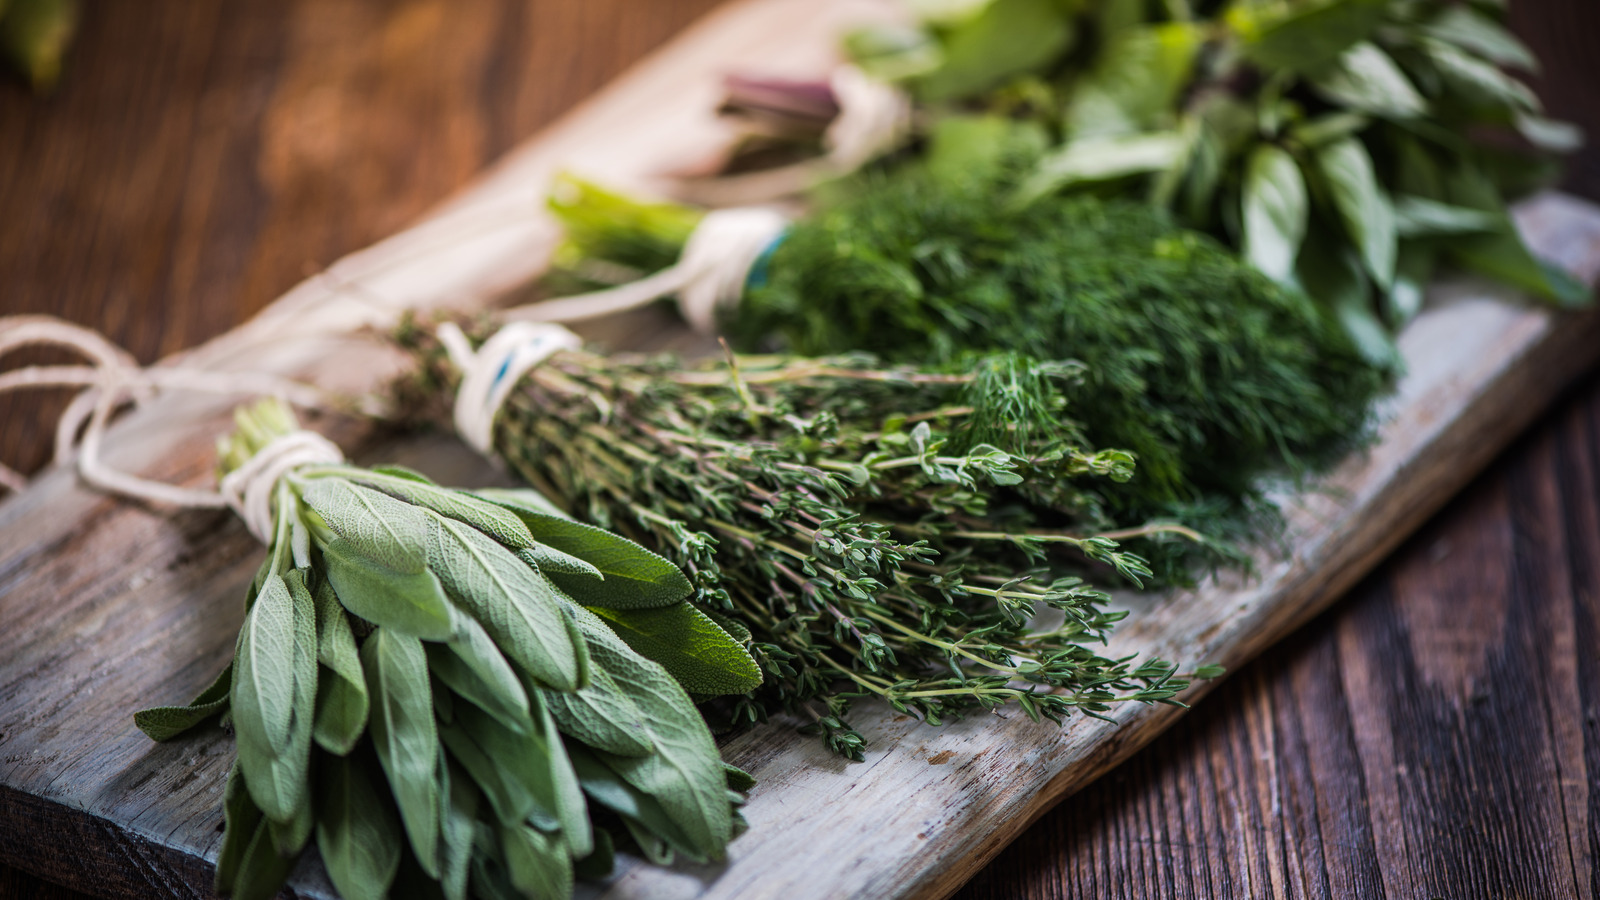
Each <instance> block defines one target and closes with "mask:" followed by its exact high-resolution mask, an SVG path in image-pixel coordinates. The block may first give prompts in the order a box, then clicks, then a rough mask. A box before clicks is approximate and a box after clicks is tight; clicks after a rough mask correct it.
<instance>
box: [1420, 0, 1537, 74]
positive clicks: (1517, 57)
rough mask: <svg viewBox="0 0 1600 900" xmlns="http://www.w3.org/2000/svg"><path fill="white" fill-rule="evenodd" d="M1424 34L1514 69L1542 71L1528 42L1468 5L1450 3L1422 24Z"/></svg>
mask: <svg viewBox="0 0 1600 900" xmlns="http://www.w3.org/2000/svg"><path fill="white" fill-rule="evenodd" d="M1420 30H1421V31H1422V33H1423V34H1426V35H1429V36H1431V37H1435V38H1438V39H1439V40H1441V41H1443V42H1445V43H1447V44H1454V45H1455V46H1457V47H1461V48H1464V49H1466V50H1470V51H1472V52H1473V53H1476V54H1477V55H1479V56H1481V57H1483V58H1484V59H1487V60H1489V61H1490V62H1493V63H1498V64H1499V65H1502V66H1510V67H1512V68H1514V69H1524V70H1526V71H1529V72H1537V71H1539V61H1538V60H1537V59H1535V58H1534V56H1533V52H1532V51H1530V50H1529V49H1528V47H1527V45H1526V44H1524V43H1522V41H1520V40H1518V39H1517V38H1516V37H1515V36H1514V35H1512V33H1511V32H1509V31H1507V30H1506V29H1505V28H1504V27H1502V26H1501V25H1500V24H1499V23H1497V22H1494V21H1493V20H1491V19H1489V18H1488V17H1486V16H1484V15H1483V14H1481V13H1478V12H1474V11H1473V10H1472V9H1470V8H1468V7H1466V6H1460V5H1453V6H1447V7H1445V8H1444V9H1443V10H1441V11H1440V12H1439V14H1438V15H1437V16H1434V17H1433V20H1432V21H1431V22H1427V23H1425V24H1423V25H1422V26H1421V29H1420Z"/></svg>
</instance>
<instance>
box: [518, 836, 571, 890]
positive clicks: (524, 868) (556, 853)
mask: <svg viewBox="0 0 1600 900" xmlns="http://www.w3.org/2000/svg"><path fill="white" fill-rule="evenodd" d="M500 835H501V847H502V849H503V850H504V852H505V856H506V872H507V874H508V875H509V876H510V878H511V885H512V887H514V888H516V889H517V890H518V891H521V892H522V893H523V895H524V896H528V897H557V898H559V897H571V896H572V859H571V857H569V856H568V855H567V848H566V845H564V844H563V843H562V842H561V839H560V838H558V837H552V836H550V835H546V834H543V833H542V832H540V831H538V830H537V829H535V828H533V827H532V826H529V825H513V826H510V827H506V828H502V829H501V830H500Z"/></svg>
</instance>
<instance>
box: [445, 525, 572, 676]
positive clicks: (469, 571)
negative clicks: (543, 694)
mask: <svg viewBox="0 0 1600 900" xmlns="http://www.w3.org/2000/svg"><path fill="white" fill-rule="evenodd" d="M428 560H429V563H430V564H431V565H432V567H433V569H434V571H436V572H438V573H439V579H440V580H441V581H443V582H444V586H445V588H446V589H448V590H449V592H450V595H451V596H452V597H454V598H456V600H458V601H459V602H460V603H461V605H462V606H463V607H465V609H466V610H467V612H469V613H471V614H472V616H473V618H475V619H477V620H478V623H479V624H480V625H482V626H483V628H484V630H485V631H487V632H488V633H489V636H490V637H491V638H493V639H494V642H495V644H496V645H497V646H499V648H500V650H501V651H502V652H503V653H505V655H506V656H507V657H508V658H509V659H510V660H511V662H513V663H514V664H516V665H518V666H520V667H521V668H522V669H523V670H524V671H526V672H527V673H528V674H529V675H531V676H533V677H534V678H536V679H538V680H539V682H540V683H542V684H546V685H549V686H550V687H553V688H555V689H556V690H562V691H570V690H573V689H575V688H577V687H578V686H579V685H581V684H583V683H584V681H585V680H586V678H587V669H588V655H587V653H586V652H585V650H584V647H583V640H582V635H581V634H580V632H579V631H578V628H577V625H576V623H575V622H574V621H573V619H572V612H571V610H572V605H571V604H570V603H569V602H567V600H566V598H565V597H563V596H561V595H560V594H559V593H558V592H557V591H556V589H555V588H554V587H553V586H552V585H551V584H550V582H549V581H547V580H546V579H545V577H544V576H543V575H541V574H540V573H539V572H536V571H534V570H533V569H530V568H528V566H527V564H526V563H524V562H522V561H521V560H519V559H517V558H516V557H515V556H513V555H512V553H511V551H509V550H507V549H506V548H504V547H502V546H500V545H499V544H497V543H495V542H494V541H493V540H491V539H489V538H488V537H485V536H484V535H483V534H482V533H480V532H479V531H477V530H476V529H474V528H472V527H470V526H467V525H464V524H462V523H460V522H457V521H455V520H454V519H448V518H445V517H443V516H439V515H433V516H432V518H431V520H430V523H429V528H428Z"/></svg>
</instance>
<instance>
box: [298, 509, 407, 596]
mask: <svg viewBox="0 0 1600 900" xmlns="http://www.w3.org/2000/svg"><path fill="white" fill-rule="evenodd" d="M301 499H303V500H304V501H305V503H306V505H307V506H309V507H311V509H312V510H313V511H315V512H316V514H317V515H318V516H319V517H321V519H322V521H323V523H324V524H326V525H327V526H328V528H330V529H331V530H332V531H333V532H334V533H335V534H337V535H339V537H341V538H344V540H345V541H346V542H348V543H347V544H344V545H342V546H347V547H348V548H349V549H350V551H352V552H353V553H355V554H357V555H360V556H362V557H365V558H366V559H367V560H369V561H371V562H374V563H377V564H378V565H380V566H383V567H384V568H386V569H393V570H395V571H397V572H407V573H415V572H421V571H422V570H423V569H425V568H426V567H427V561H428V551H427V536H428V519H427V516H426V515H425V514H424V513H423V512H422V510H420V509H417V508H416V507H415V506H412V505H411V504H409V503H405V502H402V501H400V500H396V499H395V498H393V497H390V496H389V495H388V494H384V493H382V492H380V491H375V490H372V489H370V488H366V487H362V486H361V485H358V484H352V483H351V482H349V481H348V480H346V479H343V478H318V479H316V480H315V481H314V482H312V484H311V486H310V487H308V488H306V489H305V491H304V492H303V493H302V494H301ZM357 615H360V613H357Z"/></svg>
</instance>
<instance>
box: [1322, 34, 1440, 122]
mask: <svg viewBox="0 0 1600 900" xmlns="http://www.w3.org/2000/svg"><path fill="white" fill-rule="evenodd" d="M1311 86H1312V87H1313V88H1314V89H1315V90H1316V92H1317V93H1318V94H1321V95H1322V97H1323V98H1324V99H1327V100H1330V101H1332V102H1334V103H1336V104H1341V105H1343V106H1345V107H1348V108H1349V109H1353V110H1358V111H1360V112H1365V113H1371V114H1372V115H1375V116H1389V117H1391V118H1396V119H1408V118H1411V117H1413V116H1421V115H1425V114H1427V112H1428V102H1427V101H1426V100H1424V99H1422V95H1421V94H1420V93H1418V92H1417V89H1416V87H1414V86H1413V85H1412V84H1411V79H1409V78H1407V77H1406V74H1405V73H1404V72H1402V71H1401V70H1400V67H1399V66H1397V65H1395V62H1394V60H1393V59H1391V58H1390V57H1389V54H1387V53H1385V52H1383V51H1382V50H1381V49H1379V48H1378V47H1377V45H1375V44H1371V43H1368V42H1366V41H1362V42H1361V43H1359V44H1356V45H1355V46H1354V47H1351V48H1350V49H1348V50H1346V51H1345V52H1344V53H1343V54H1341V55H1340V56H1339V59H1338V61H1336V62H1335V63H1334V64H1333V65H1332V66H1331V67H1330V68H1329V69H1328V70H1327V71H1326V72H1322V73H1318V74H1317V75H1316V76H1314V77H1313V78H1311Z"/></svg>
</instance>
